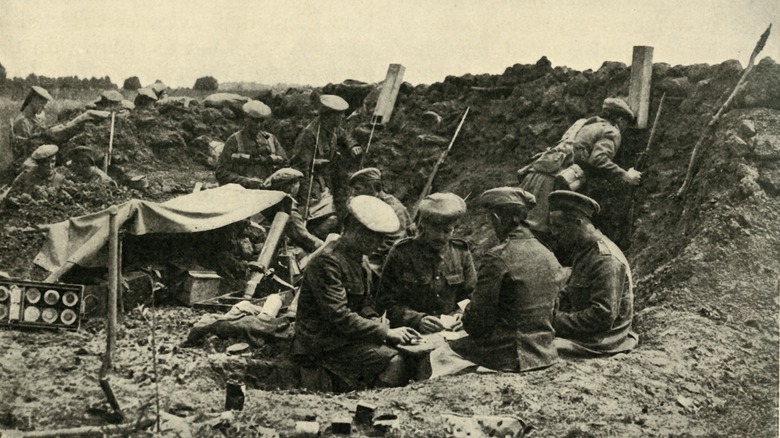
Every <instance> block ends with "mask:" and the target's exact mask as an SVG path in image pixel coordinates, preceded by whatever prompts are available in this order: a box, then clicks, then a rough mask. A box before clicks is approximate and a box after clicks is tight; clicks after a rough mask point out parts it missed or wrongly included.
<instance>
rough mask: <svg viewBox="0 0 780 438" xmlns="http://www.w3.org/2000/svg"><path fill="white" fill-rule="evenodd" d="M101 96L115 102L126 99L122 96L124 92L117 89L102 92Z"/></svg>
mask: <svg viewBox="0 0 780 438" xmlns="http://www.w3.org/2000/svg"><path fill="white" fill-rule="evenodd" d="M100 97H101V98H103V99H105V100H107V101H109V102H115V103H119V102H121V101H122V100H124V97H123V96H122V93H120V92H118V91H116V90H108V91H104V92H102V93H100Z"/></svg>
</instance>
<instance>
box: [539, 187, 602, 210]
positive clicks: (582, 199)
mask: <svg viewBox="0 0 780 438" xmlns="http://www.w3.org/2000/svg"><path fill="white" fill-rule="evenodd" d="M547 199H548V201H549V202H550V211H577V212H580V213H582V214H584V215H585V216H587V217H592V216H593V215H594V214H598V213H599V211H601V207H600V206H599V203H598V202H596V201H595V200H593V199H591V198H589V197H587V196H585V195H581V194H579V193H577V192H572V191H569V190H556V191H554V192H552V193H550V195H549V196H548V197H547Z"/></svg>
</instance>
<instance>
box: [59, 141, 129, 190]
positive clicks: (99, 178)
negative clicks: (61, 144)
mask: <svg viewBox="0 0 780 438" xmlns="http://www.w3.org/2000/svg"><path fill="white" fill-rule="evenodd" d="M68 155H69V157H70V162H69V163H68V165H67V166H66V167H67V171H66V172H65V177H66V178H67V179H69V180H71V181H73V182H75V183H81V184H108V185H112V186H116V183H115V182H114V180H113V179H111V177H110V176H108V175H107V174H106V173H105V172H103V171H102V170H100V169H98V168H97V166H95V152H94V151H93V150H92V149H91V148H89V147H87V146H78V147H76V148H73V150H71V151H70V153H69V154H68Z"/></svg>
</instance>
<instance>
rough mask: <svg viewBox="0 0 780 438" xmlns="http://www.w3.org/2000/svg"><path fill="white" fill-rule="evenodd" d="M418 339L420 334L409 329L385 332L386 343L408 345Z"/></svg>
mask: <svg viewBox="0 0 780 438" xmlns="http://www.w3.org/2000/svg"><path fill="white" fill-rule="evenodd" d="M420 337H421V335H420V333H418V332H417V330H415V329H413V328H411V327H398V328H394V329H390V330H388V332H387V341H388V342H390V343H391V344H408V343H410V342H412V339H417V338H420Z"/></svg>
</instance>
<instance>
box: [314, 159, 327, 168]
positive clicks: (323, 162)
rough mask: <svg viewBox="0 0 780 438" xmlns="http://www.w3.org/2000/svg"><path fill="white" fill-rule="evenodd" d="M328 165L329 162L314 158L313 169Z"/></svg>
mask: <svg viewBox="0 0 780 438" xmlns="http://www.w3.org/2000/svg"><path fill="white" fill-rule="evenodd" d="M328 163H330V160H328V159H327V158H315V159H314V167H320V166H324V165H326V164H328Z"/></svg>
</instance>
